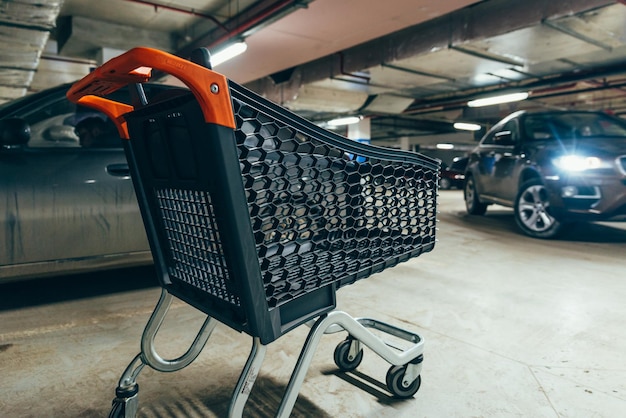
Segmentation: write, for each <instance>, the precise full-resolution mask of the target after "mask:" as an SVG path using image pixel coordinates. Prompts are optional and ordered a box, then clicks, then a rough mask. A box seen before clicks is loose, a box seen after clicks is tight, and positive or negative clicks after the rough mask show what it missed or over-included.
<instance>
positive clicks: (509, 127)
mask: <svg viewBox="0 0 626 418" xmlns="http://www.w3.org/2000/svg"><path fill="white" fill-rule="evenodd" d="M518 139H519V129H518V127H517V121H516V120H510V121H508V122H507V123H505V124H504V126H502V129H499V130H498V131H496V132H494V135H493V141H494V144H495V145H501V146H510V145H515V144H516V143H517V141H518Z"/></svg>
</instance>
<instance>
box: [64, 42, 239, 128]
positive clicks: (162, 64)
mask: <svg viewBox="0 0 626 418" xmlns="http://www.w3.org/2000/svg"><path fill="white" fill-rule="evenodd" d="M152 69H155V70H159V71H163V72H165V73H168V74H171V75H173V76H175V77H176V78H178V79H180V80H181V81H182V82H183V83H185V84H186V85H187V87H189V89H190V90H191V92H192V93H193V94H194V96H195V97H196V100H197V101H198V103H200V106H201V108H202V113H203V114H204V120H205V121H206V122H207V123H214V124H217V125H222V126H227V127H230V128H233V129H234V128H235V117H234V114H233V107H232V102H231V98H230V91H229V88H228V80H227V79H226V77H225V76H223V75H222V74H219V73H216V72H215V71H213V70H210V69H208V68H205V67H203V66H201V65H198V64H195V63H193V62H191V61H188V60H186V59H183V58H180V57H177V56H175V55H172V54H169V53H167V52H163V51H159V50H157V49H152V48H145V47H138V48H133V49H131V50H129V51H127V52H125V53H124V54H122V55H120V56H118V57H115V58H112V59H111V60H109V61H107V62H105V63H104V64H102V66H100V67H98V68H96V69H95V70H94V71H93V72H91V73H90V74H88V75H87V76H85V77H83V78H82V79H81V80H79V81H77V82H76V83H74V85H73V86H72V87H71V88H70V89H69V90H68V92H67V98H68V99H69V100H71V101H73V102H74V103H80V104H85V105H87V106H90V107H93V108H96V109H98V110H100V111H101V112H103V113H104V114H106V115H107V116H108V117H109V118H110V119H111V120H112V121H113V122H115V125H116V126H117V129H118V131H119V133H120V136H121V137H122V138H125V139H128V138H129V136H128V128H127V126H126V121H125V120H124V118H123V117H122V115H124V114H125V113H128V112H130V111H132V110H134V108H133V106H130V105H127V104H123V103H119V102H116V101H114V100H110V99H105V98H104V97H102V96H105V95H107V94H110V93H112V92H114V91H116V90H118V89H120V88H122V87H124V86H127V85H128V84H135V83H145V82H147V81H148V80H150V77H151V76H152Z"/></svg>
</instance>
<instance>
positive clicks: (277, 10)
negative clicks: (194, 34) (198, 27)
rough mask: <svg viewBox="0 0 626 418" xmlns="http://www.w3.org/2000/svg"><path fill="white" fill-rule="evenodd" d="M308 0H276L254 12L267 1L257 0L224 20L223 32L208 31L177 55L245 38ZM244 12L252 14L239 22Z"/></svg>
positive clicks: (308, 0)
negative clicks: (218, 33) (224, 31)
mask: <svg viewBox="0 0 626 418" xmlns="http://www.w3.org/2000/svg"><path fill="white" fill-rule="evenodd" d="M310 1H312V0H282V1H276V2H273V3H271V4H269V5H268V6H267V7H265V8H263V9H261V10H259V11H258V12H255V11H254V8H255V7H256V6H259V5H262V3H267V1H259V2H257V3H255V4H254V5H252V6H250V7H249V8H248V9H246V10H245V11H244V12H242V13H240V14H239V15H237V16H235V17H233V18H231V19H229V20H228V21H226V22H224V23H223V24H222V26H223V27H224V28H226V29H225V30H226V33H225V34H220V35H217V34H216V33H214V32H215V31H210V32H208V33H207V34H205V35H204V36H201V37H200V38H198V39H196V40H194V41H193V42H191V43H190V44H188V45H187V46H185V47H183V48H181V49H180V50H179V51H178V52H177V55H179V56H181V57H188V56H190V55H191V51H193V50H194V49H196V48H199V47H205V48H209V49H210V48H211V47H215V46H217V45H219V44H221V43H223V42H226V41H228V40H229V39H231V38H235V37H242V38H245V37H247V36H250V35H251V34H252V33H253V32H254V31H255V30H258V29H260V28H261V27H262V26H264V25H267V24H269V23H271V22H273V21H274V20H275V19H277V18H279V17H280V16H282V15H283V13H286V12H287V10H289V9H291V8H302V7H307V5H308V3H309V2H310ZM246 13H248V14H250V13H252V14H251V15H250V16H249V17H248V18H247V19H246V20H243V22H241V23H240V20H241V18H242V15H243V16H245V15H246ZM231 26H232V28H231Z"/></svg>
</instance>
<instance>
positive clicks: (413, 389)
mask: <svg viewBox="0 0 626 418" xmlns="http://www.w3.org/2000/svg"><path fill="white" fill-rule="evenodd" d="M405 373H406V366H392V367H391V368H390V369H389V371H387V379H386V380H387V389H389V391H390V392H391V393H393V395H394V396H395V397H396V398H400V399H407V398H410V397H412V396H413V395H415V393H417V391H418V390H419V388H420V385H421V384H422V378H421V377H420V376H417V379H415V380H414V381H413V382H404V375H405Z"/></svg>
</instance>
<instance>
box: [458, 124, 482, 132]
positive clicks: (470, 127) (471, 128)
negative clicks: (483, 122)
mask: <svg viewBox="0 0 626 418" xmlns="http://www.w3.org/2000/svg"><path fill="white" fill-rule="evenodd" d="M453 126H454V129H459V130H461V131H480V128H481V126H480V125H477V124H475V123H465V122H456V123H455V124H454V125H453Z"/></svg>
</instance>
